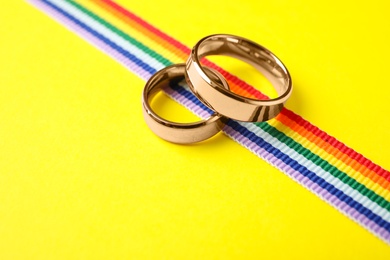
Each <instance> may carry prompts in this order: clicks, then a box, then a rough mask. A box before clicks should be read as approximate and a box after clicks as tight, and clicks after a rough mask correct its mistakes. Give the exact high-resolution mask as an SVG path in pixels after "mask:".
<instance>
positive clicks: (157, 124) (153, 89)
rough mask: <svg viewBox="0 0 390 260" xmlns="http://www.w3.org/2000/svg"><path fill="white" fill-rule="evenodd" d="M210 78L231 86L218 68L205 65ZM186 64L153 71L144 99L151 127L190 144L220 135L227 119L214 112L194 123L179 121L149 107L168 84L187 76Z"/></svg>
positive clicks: (169, 137)
mask: <svg viewBox="0 0 390 260" xmlns="http://www.w3.org/2000/svg"><path fill="white" fill-rule="evenodd" d="M205 72H206V73H207V75H208V77H210V78H211V79H212V80H213V81H215V82H217V83H218V84H220V85H221V86H222V87H225V88H227V89H228V88H229V86H228V84H227V82H226V80H225V79H224V78H223V76H222V75H221V74H220V73H218V72H217V71H215V70H212V69H209V68H205ZM184 73H185V64H184V63H182V64H176V65H171V66H168V67H166V68H164V69H162V70H160V71H158V72H157V73H156V74H154V75H153V76H152V77H151V78H150V79H149V80H148V82H147V83H146V85H145V88H144V91H143V96H142V101H143V115H144V118H145V121H146V123H147V125H148V126H149V128H150V129H151V130H152V131H153V132H154V133H155V134H156V135H158V136H159V137H161V138H162V139H165V140H167V141H170V142H173V143H179V144H189V143H195V142H200V141H203V140H206V139H208V138H210V137H212V136H213V135H215V134H217V133H218V132H219V131H220V130H221V129H222V127H223V126H224V125H225V121H226V118H224V117H223V116H221V115H219V114H217V113H215V112H214V114H212V115H211V116H210V117H209V118H207V119H204V120H200V121H198V122H194V123H176V122H172V121H169V120H166V119H164V118H162V117H160V116H159V115H157V114H156V113H155V112H154V111H153V109H152V108H151V106H150V102H151V100H152V98H153V96H154V95H155V94H157V92H158V91H161V90H162V89H163V88H164V87H167V86H168V85H169V83H172V82H180V80H183V79H184Z"/></svg>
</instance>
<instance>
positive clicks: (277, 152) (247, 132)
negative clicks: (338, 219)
mask: <svg viewBox="0 0 390 260" xmlns="http://www.w3.org/2000/svg"><path fill="white" fill-rule="evenodd" d="M170 87H171V88H172V89H173V90H174V91H176V92H177V93H179V94H180V95H182V96H184V97H186V98H187V99H189V100H191V101H192V102H193V103H195V104H196V105H198V106H199V107H201V108H202V109H204V110H206V111H207V112H210V113H213V111H212V110H211V109H209V108H208V107H206V106H205V105H204V104H203V103H202V102H201V101H200V100H199V99H198V98H196V96H195V95H194V94H193V93H192V92H189V91H187V90H186V89H184V88H183V87H181V86H179V85H178V84H171V85H170ZM263 123H265V122H263ZM227 125H228V126H230V127H231V128H233V129H234V130H235V131H237V132H239V133H240V134H241V135H243V136H245V137H246V138H248V139H249V140H251V141H252V142H254V143H256V145H257V146H259V147H261V148H263V149H265V150H266V151H267V152H269V153H271V154H272V155H274V156H275V157H276V158H278V159H280V160H282V161H283V162H284V163H285V164H287V165H289V166H290V167H291V168H293V169H294V170H296V171H298V172H299V173H301V174H302V175H303V176H305V177H307V178H309V179H310V180H311V181H312V182H314V183H316V184H318V185H319V186H320V187H321V188H323V189H325V190H327V191H328V192H329V193H330V194H332V195H334V196H336V197H338V198H339V199H340V200H341V201H343V202H345V203H346V204H348V205H349V206H350V207H352V208H354V209H355V210H357V211H358V212H359V213H360V214H363V215H365V216H366V217H367V218H368V219H370V220H372V221H374V222H375V223H377V224H378V225H379V226H380V227H383V228H384V229H386V230H387V231H389V232H390V223H389V222H387V221H386V220H384V219H383V218H382V217H380V216H379V215H377V214H375V213H374V212H372V211H371V210H370V209H367V208H366V207H364V206H363V205H362V204H361V203H359V202H357V201H355V200H354V199H353V198H352V197H350V196H348V195H347V194H345V193H344V192H343V191H341V190H339V189H337V188H336V187H335V186H334V185H332V184H330V183H328V182H327V181H326V180H325V179H323V178H321V177H320V176H318V175H317V174H315V173H314V172H312V171H310V170H309V169H307V168H306V167H305V166H303V165H301V164H299V163H298V162H297V161H296V160H294V159H292V158H290V157H289V156H288V155H286V154H284V153H283V152H282V151H280V150H279V149H277V148H275V147H273V146H272V145H271V144H270V143H268V142H266V141H265V140H264V139H262V138H261V137H259V136H257V135H256V134H255V133H253V132H251V131H250V130H248V129H247V128H245V127H244V126H242V125H240V124H239V123H237V122H236V121H234V120H232V119H230V120H228V123H227Z"/></svg>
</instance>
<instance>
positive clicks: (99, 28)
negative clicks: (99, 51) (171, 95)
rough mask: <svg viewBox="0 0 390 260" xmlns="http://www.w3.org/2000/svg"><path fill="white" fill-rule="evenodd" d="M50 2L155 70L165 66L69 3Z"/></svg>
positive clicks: (56, 0)
mask: <svg viewBox="0 0 390 260" xmlns="http://www.w3.org/2000/svg"><path fill="white" fill-rule="evenodd" d="M48 1H49V2H51V3H52V4H54V5H56V6H58V7H60V8H61V9H63V10H64V11H66V12H67V13H69V14H71V15H72V16H74V17H76V18H77V19H78V20H80V21H81V22H82V23H84V24H86V25H87V26H89V27H91V28H93V29H94V30H95V31H96V32H98V33H100V34H101V35H103V36H104V37H106V38H107V39H109V40H110V41H112V42H114V43H115V44H116V45H118V46H120V47H121V48H123V49H124V50H126V51H128V52H129V53H131V54H133V55H134V56H136V57H137V58H138V59H140V60H142V61H143V62H144V63H146V64H148V65H149V66H151V67H152V68H154V69H156V70H157V71H158V70H160V69H162V68H165V67H166V65H164V64H162V63H161V62H159V61H158V60H156V59H155V58H153V57H151V56H150V55H149V54H147V53H146V52H144V51H142V50H140V49H139V48H138V47H136V46H134V45H133V44H131V43H129V42H128V41H126V40H125V39H123V38H122V37H121V36H119V35H118V34H116V33H114V32H112V31H111V30H110V29H108V28H107V27H105V26H104V25H102V24H100V23H98V22H97V21H95V20H94V19H92V18H91V17H89V16H88V15H86V14H84V13H83V12H81V11H80V10H78V9H77V8H75V7H74V6H72V5H71V4H69V3H67V2H65V1H63V0H48Z"/></svg>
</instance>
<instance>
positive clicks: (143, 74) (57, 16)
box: [28, 0, 152, 81]
mask: <svg viewBox="0 0 390 260" xmlns="http://www.w3.org/2000/svg"><path fill="white" fill-rule="evenodd" d="M28 2H29V3H30V4H32V5H33V6H35V7H36V8H38V9H40V10H41V11H43V12H44V13H46V14H48V15H49V16H50V17H51V18H53V19H54V20H56V21H58V22H59V23H61V24H62V25H65V27H66V28H67V29H69V30H70V31H71V32H74V33H75V34H77V35H79V36H80V37H81V38H83V39H84V40H86V41H87V42H89V43H91V45H93V46H95V47H96V48H97V49H99V50H100V51H102V52H103V53H105V54H108V55H109V56H110V57H112V58H113V59H114V60H116V61H118V62H119V63H121V64H122V65H123V66H124V67H126V68H127V69H128V70H130V71H132V72H133V73H134V74H136V75H137V76H138V77H140V78H141V79H143V80H145V81H147V80H148V79H149V78H150V77H151V76H152V75H151V74H150V73H149V72H148V71H146V70H144V69H143V68H142V67H139V66H138V65H137V64H136V63H134V62H132V61H131V60H129V59H128V58H127V57H125V56H124V55H123V54H121V53H120V52H118V51H117V50H115V49H113V48H112V47H110V46H109V45H107V44H106V43H104V42H103V41H101V40H99V39H98V38H96V37H94V36H93V35H92V34H91V33H89V32H87V31H86V30H84V29H83V28H81V27H80V26H78V25H77V24H76V23H74V22H73V21H71V20H69V19H68V18H67V17H65V16H64V15H62V14H61V13H59V12H57V11H56V10H54V9H52V8H50V7H49V6H47V5H45V4H44V3H42V2H40V1H39V0H28Z"/></svg>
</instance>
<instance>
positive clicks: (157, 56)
mask: <svg viewBox="0 0 390 260" xmlns="http://www.w3.org/2000/svg"><path fill="white" fill-rule="evenodd" d="M65 1H66V2H68V3H69V4H71V5H73V6H74V7H75V8H77V9H78V10H79V11H81V12H83V13H84V14H86V15H88V16H89V17H91V18H92V19H93V20H95V21H96V22H98V23H100V24H101V25H103V26H104V27H106V28H107V29H109V30H111V31H112V32H113V33H115V34H117V35H118V36H120V37H122V38H123V39H124V40H126V41H127V42H129V43H130V44H132V45H134V46H135V47H137V48H138V49H140V50H142V51H143V52H145V53H147V54H148V55H149V56H150V57H152V58H154V59H156V60H158V61H159V62H161V63H162V64H164V65H165V66H169V65H172V64H173V62H172V61H170V60H168V59H166V58H164V57H163V56H161V55H160V54H158V53H157V52H155V51H153V50H152V49H150V48H149V47H147V46H145V45H143V44H142V43H141V42H139V41H137V40H136V39H134V38H132V37H130V35H128V34H126V33H125V32H123V31H121V30H120V29H118V28H116V27H115V26H113V25H112V24H110V23H109V22H107V21H106V20H104V19H102V18H100V17H99V16H97V15H96V14H94V13H92V12H91V11H89V10H88V9H86V8H85V7H83V6H82V5H80V4H78V3H76V2H74V1H72V0H65Z"/></svg>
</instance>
